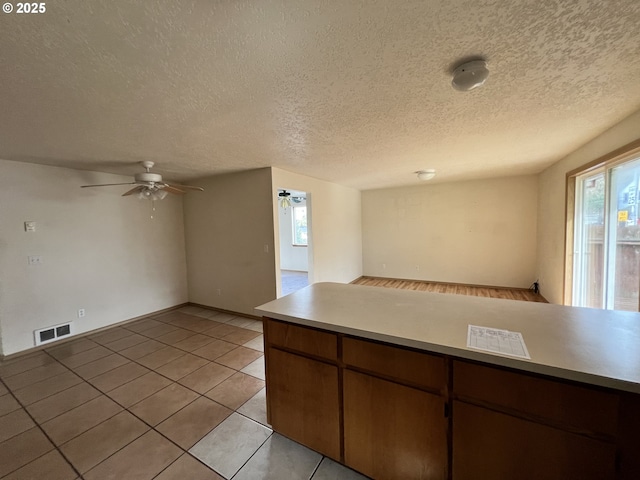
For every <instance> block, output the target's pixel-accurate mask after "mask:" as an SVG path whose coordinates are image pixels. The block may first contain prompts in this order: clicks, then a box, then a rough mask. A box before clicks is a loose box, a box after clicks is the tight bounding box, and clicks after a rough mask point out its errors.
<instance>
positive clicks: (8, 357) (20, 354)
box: [0, 302, 190, 362]
mask: <svg viewBox="0 0 640 480" xmlns="http://www.w3.org/2000/svg"><path fill="white" fill-rule="evenodd" d="M188 305H190V304H189V302H186V303H180V304H179V305H174V306H173V307H167V308H163V309H161V310H156V311H154V312H151V313H145V314H144V315H139V316H137V317H133V318H129V319H127V320H122V321H120V322H116V323H112V324H111V325H107V326H104V327H100V328H96V329H94V330H89V331H88V332H83V333H79V334H77V335H73V336H72V337H68V338H65V339H63V340H60V341H59V342H51V343H46V344H44V345H38V346H37V347H31V348H27V349H26V350H20V351H19V352H16V353H12V354H10V355H0V362H4V361H7V360H13V359H14V358H18V357H23V356H25V355H30V354H32V353H35V352H39V351H40V350H44V349H46V348H53V347H57V346H60V345H64V344H65V343H69V342H72V341H75V340H78V339H80V338H83V337H87V336H89V335H95V334H96V333H100V332H102V331H104V330H108V329H109V328H113V327H120V326H122V325H126V324H128V323H132V322H137V321H138V320H143V319H145V318H148V317H154V316H156V315H162V314H163V313H168V312H171V311H173V310H177V309H179V308H182V307H186V306H188Z"/></svg>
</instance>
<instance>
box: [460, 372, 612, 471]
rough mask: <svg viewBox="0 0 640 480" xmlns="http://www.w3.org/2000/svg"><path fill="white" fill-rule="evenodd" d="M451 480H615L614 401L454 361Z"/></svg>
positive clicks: (606, 396)
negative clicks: (574, 479)
mask: <svg viewBox="0 0 640 480" xmlns="http://www.w3.org/2000/svg"><path fill="white" fill-rule="evenodd" d="M453 391H454V396H455V398H456V399H457V400H456V401H455V402H454V405H453V413H452V416H453V435H452V436H453V478H455V479H456V480H458V479H460V480H465V479H472V478H495V479H511V478H519V479H529V478H530V479H542V478H543V479H558V480H562V479H566V478H580V479H613V478H616V477H615V475H616V438H615V435H616V428H617V423H618V408H619V401H620V398H619V395H617V394H615V393H612V392H609V391H602V390H598V389H594V388H586V387H583V386H579V385H576V384H571V383H567V382H560V381H556V380H550V379H546V378H540V377H537V376H535V375H529V374H524V373H519V372H513V371H507V370H502V369H499V368H496V367H487V366H483V365H477V364H473V363H469V362H462V361H454V362H453Z"/></svg>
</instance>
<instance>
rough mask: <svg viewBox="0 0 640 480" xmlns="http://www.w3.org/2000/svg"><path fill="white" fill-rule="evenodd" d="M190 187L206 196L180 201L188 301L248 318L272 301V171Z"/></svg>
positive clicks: (205, 181) (211, 179)
mask: <svg viewBox="0 0 640 480" xmlns="http://www.w3.org/2000/svg"><path fill="white" fill-rule="evenodd" d="M195 184H197V185H199V186H202V187H204V188H205V191H204V192H202V193H198V194H191V195H189V196H187V197H185V200H184V218H185V235H186V246H187V247H186V250H187V265H188V285H189V300H190V301H191V302H195V303H199V304H202V305H208V306H211V307H216V308H222V309H225V310H231V311H234V312H239V313H247V314H251V315H253V314H254V311H253V308H254V307H256V306H258V305H260V304H262V303H265V302H267V301H269V300H273V299H274V298H275V297H276V284H275V282H276V280H275V270H276V267H275V265H276V263H275V254H274V232H273V223H274V222H273V210H272V201H271V172H270V170H269V169H268V168H264V169H259V170H250V171H245V172H241V173H233V174H227V175H216V176H213V177H209V178H206V179H202V180H198V181H197V182H195ZM265 245H266V246H267V251H266V252H265ZM218 290H220V294H218Z"/></svg>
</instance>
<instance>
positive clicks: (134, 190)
mask: <svg viewBox="0 0 640 480" xmlns="http://www.w3.org/2000/svg"><path fill="white" fill-rule="evenodd" d="M145 188H147V187H145V186H144V185H138V186H137V187H133V188H132V189H131V190H129V191H128V192H125V193H123V194H122V196H123V197H126V196H127V195H133V194H134V193H138V192H141V191H143V190H144V189H145Z"/></svg>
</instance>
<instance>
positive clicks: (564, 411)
mask: <svg viewBox="0 0 640 480" xmlns="http://www.w3.org/2000/svg"><path fill="white" fill-rule="evenodd" d="M453 391H454V394H455V395H456V397H458V398H460V399H471V401H473V400H479V401H481V402H486V403H489V404H493V405H496V406H500V407H504V408H506V409H509V410H511V411H517V412H522V413H524V414H528V415H533V416H535V417H539V418H544V419H547V420H551V421H553V422H557V423H558V424H560V426H562V425H565V426H568V427H571V428H573V429H578V430H582V431H584V432H585V433H603V434H606V435H614V434H615V432H616V426H617V418H618V403H619V397H618V395H617V394H615V393H608V392H603V391H600V390H595V389H591V388H588V387H581V386H578V385H573V384H566V383H562V382H557V381H554V380H546V379H543V378H538V377H534V376H531V375H527V374H526V373H516V372H510V371H505V370H500V369H498V368H494V367H485V366H481V365H475V364H472V363H467V362H461V361H454V362H453Z"/></svg>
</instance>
